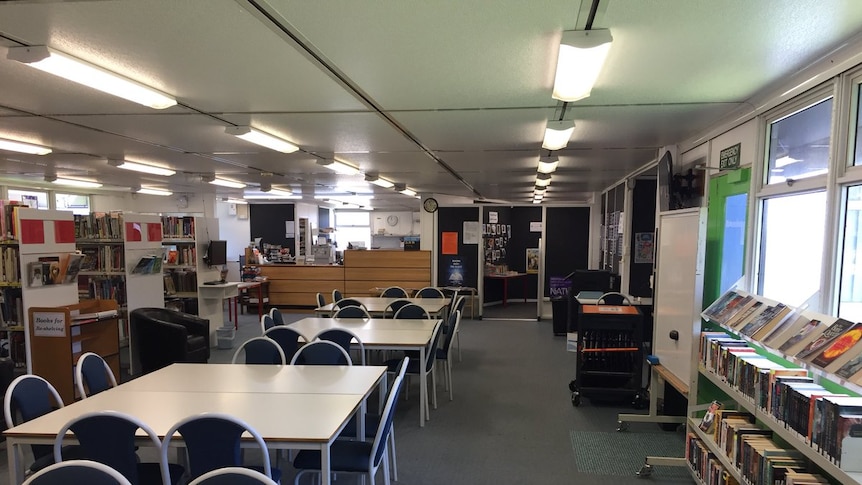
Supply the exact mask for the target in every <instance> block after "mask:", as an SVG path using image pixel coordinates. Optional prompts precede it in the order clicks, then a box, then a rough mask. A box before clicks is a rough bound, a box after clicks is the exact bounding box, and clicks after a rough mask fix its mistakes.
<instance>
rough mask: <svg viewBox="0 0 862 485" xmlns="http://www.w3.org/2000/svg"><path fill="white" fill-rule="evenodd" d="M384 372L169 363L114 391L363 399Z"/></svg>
mask: <svg viewBox="0 0 862 485" xmlns="http://www.w3.org/2000/svg"><path fill="white" fill-rule="evenodd" d="M385 372H386V367H381V366H328V365H326V366H314V365H312V366H304V365H286V366H281V365H242V364H173V365H170V366H168V367H165V368H164V369H160V370H159V371H158V372H154V373H151V374H147V375H144V376H141V377H139V378H137V379H135V380H132V381H130V382H127V383H125V384H123V385H121V386H118V387H117V388H116V389H117V390H118V391H121V392H128V391H136V392H141V391H172V392H251V393H263V394H273V393H275V394H357V395H361V396H366V395H368V393H370V391H371V390H372V389H374V388H375V387H376V385H377V383H378V382H379V381H380V379H381V378H382V377H383V375H384V373H385Z"/></svg>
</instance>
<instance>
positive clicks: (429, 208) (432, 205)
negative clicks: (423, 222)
mask: <svg viewBox="0 0 862 485" xmlns="http://www.w3.org/2000/svg"><path fill="white" fill-rule="evenodd" d="M422 207H423V208H425V212H437V207H438V205H437V199H435V198H434V197H428V198H427V199H425V202H423V203H422Z"/></svg>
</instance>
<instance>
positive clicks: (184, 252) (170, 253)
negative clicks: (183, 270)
mask: <svg viewBox="0 0 862 485" xmlns="http://www.w3.org/2000/svg"><path fill="white" fill-rule="evenodd" d="M196 262H197V249H196V248H195V246H194V244H190V245H188V246H176V245H173V246H168V247H167V252H166V253H165V264H168V265H172V266H173V265H178V266H193V265H194V264H195V263H196Z"/></svg>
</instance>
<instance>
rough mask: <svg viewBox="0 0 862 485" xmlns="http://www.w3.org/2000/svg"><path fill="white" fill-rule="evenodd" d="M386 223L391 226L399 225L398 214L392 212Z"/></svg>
mask: <svg viewBox="0 0 862 485" xmlns="http://www.w3.org/2000/svg"><path fill="white" fill-rule="evenodd" d="M386 223H387V224H389V225H390V226H397V225H398V216H396V215H395V214H392V215H391V216H389V217H387V218H386Z"/></svg>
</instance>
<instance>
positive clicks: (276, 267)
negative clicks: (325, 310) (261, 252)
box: [260, 264, 344, 308]
mask: <svg viewBox="0 0 862 485" xmlns="http://www.w3.org/2000/svg"><path fill="white" fill-rule="evenodd" d="M260 275H261V276H266V278H267V281H269V304H270V305H272V306H288V307H291V306H301V307H307V308H316V307H317V300H316V295H317V293H321V294H323V296H324V297H325V298H326V301H327V302H328V301H330V300H332V290H334V289H338V290H340V291H342V292H343V291H344V267H343V266H322V265H321V266H314V265H301V264H264V265H261V266H260Z"/></svg>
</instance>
